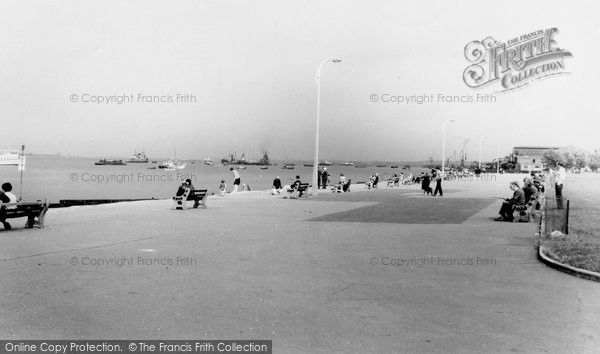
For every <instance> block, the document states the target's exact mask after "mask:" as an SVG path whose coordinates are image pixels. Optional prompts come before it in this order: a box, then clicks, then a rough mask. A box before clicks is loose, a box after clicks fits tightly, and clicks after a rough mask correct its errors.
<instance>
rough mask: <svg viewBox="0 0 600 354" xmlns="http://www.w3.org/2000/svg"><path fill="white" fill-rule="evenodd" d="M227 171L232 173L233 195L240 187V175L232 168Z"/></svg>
mask: <svg viewBox="0 0 600 354" xmlns="http://www.w3.org/2000/svg"><path fill="white" fill-rule="evenodd" d="M229 171H231V172H232V173H233V192H234V193H235V192H237V191H238V187H239V185H240V174H239V173H238V171H237V170H236V169H235V168H233V167H230V168H229Z"/></svg>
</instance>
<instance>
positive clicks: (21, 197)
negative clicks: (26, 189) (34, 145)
mask: <svg viewBox="0 0 600 354" xmlns="http://www.w3.org/2000/svg"><path fill="white" fill-rule="evenodd" d="M23 170H25V145H21V181H20V183H19V201H22V200H23Z"/></svg>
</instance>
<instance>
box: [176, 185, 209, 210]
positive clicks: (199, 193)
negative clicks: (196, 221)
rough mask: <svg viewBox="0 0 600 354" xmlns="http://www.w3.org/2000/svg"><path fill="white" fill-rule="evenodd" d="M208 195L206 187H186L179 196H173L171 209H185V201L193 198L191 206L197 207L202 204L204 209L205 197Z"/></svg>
mask: <svg viewBox="0 0 600 354" xmlns="http://www.w3.org/2000/svg"><path fill="white" fill-rule="evenodd" d="M207 196H208V189H189V188H186V189H185V192H184V193H183V194H182V195H180V196H175V197H173V209H175V210H185V209H187V205H186V204H187V203H186V202H187V201H188V200H193V201H194V206H193V208H194V209H195V208H198V207H199V206H200V205H202V208H204V209H206V197H207Z"/></svg>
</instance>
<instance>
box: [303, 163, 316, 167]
mask: <svg viewBox="0 0 600 354" xmlns="http://www.w3.org/2000/svg"><path fill="white" fill-rule="evenodd" d="M304 166H305V167H315V165H313V164H312V163H305V164H304Z"/></svg>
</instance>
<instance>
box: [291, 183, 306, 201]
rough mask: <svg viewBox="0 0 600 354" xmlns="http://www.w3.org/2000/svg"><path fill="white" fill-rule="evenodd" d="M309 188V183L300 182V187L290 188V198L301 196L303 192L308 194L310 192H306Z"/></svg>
mask: <svg viewBox="0 0 600 354" xmlns="http://www.w3.org/2000/svg"><path fill="white" fill-rule="evenodd" d="M307 190H308V183H300V184H299V185H298V188H296V189H289V190H288V193H290V199H294V198H299V197H300V193H302V194H304V195H308V193H307V192H306V191H307ZM294 195H295V196H294Z"/></svg>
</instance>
